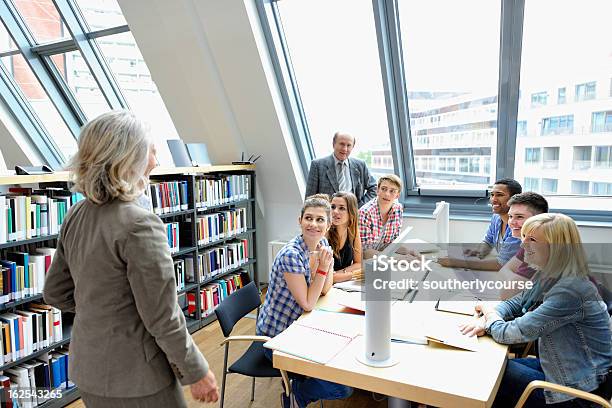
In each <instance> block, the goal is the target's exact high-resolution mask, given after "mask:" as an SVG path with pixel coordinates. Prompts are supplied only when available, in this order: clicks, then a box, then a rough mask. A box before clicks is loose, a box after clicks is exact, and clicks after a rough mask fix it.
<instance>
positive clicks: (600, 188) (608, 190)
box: [593, 182, 612, 195]
mask: <svg viewBox="0 0 612 408" xmlns="http://www.w3.org/2000/svg"><path fill="white" fill-rule="evenodd" d="M593 195H612V183H600V182H593Z"/></svg>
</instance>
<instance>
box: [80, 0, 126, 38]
mask: <svg viewBox="0 0 612 408" xmlns="http://www.w3.org/2000/svg"><path fill="white" fill-rule="evenodd" d="M76 3H77V5H78V6H79V9H80V10H81V13H82V14H83V17H85V21H86V22H87V25H88V26H89V28H90V30H91V31H96V30H101V29H104V28H110V27H116V26H120V25H125V24H127V22H126V21H125V17H123V13H122V12H121V8H119V4H117V0H76Z"/></svg>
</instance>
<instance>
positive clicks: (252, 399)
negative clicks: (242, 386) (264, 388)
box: [251, 377, 255, 402]
mask: <svg viewBox="0 0 612 408" xmlns="http://www.w3.org/2000/svg"><path fill="white" fill-rule="evenodd" d="M253 401H255V377H253V385H252V386H251V402H253Z"/></svg>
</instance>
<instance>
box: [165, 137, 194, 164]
mask: <svg viewBox="0 0 612 408" xmlns="http://www.w3.org/2000/svg"><path fill="white" fill-rule="evenodd" d="M166 142H167V143H168V148H169V149H170V154H171V155H172V161H173V162H174V165H175V166H176V167H191V166H193V162H192V160H191V158H190V157H189V152H187V148H186V147H185V143H183V141H182V140H181V139H168V140H166Z"/></svg>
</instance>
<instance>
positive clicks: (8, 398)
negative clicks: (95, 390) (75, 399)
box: [0, 347, 75, 408]
mask: <svg viewBox="0 0 612 408" xmlns="http://www.w3.org/2000/svg"><path fill="white" fill-rule="evenodd" d="M68 357H69V350H68V349H67V348H65V347H64V348H60V349H58V350H56V351H54V352H51V353H47V354H44V355H42V356H38V357H37V358H35V359H32V360H29V361H27V362H25V363H21V364H18V365H16V366H14V367H11V368H9V369H6V370H4V372H3V373H2V374H0V385H1V386H2V393H3V395H2V407H7V408H9V407H15V408H16V407H24V408H28V407H37V406H39V405H42V404H43V403H45V402H47V401H49V400H50V399H57V398H60V397H61V395H62V392H63V390H68V389H71V388H73V387H74V386H75V385H74V383H73V382H72V381H70V378H69V377H68V360H69V358H68Z"/></svg>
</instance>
